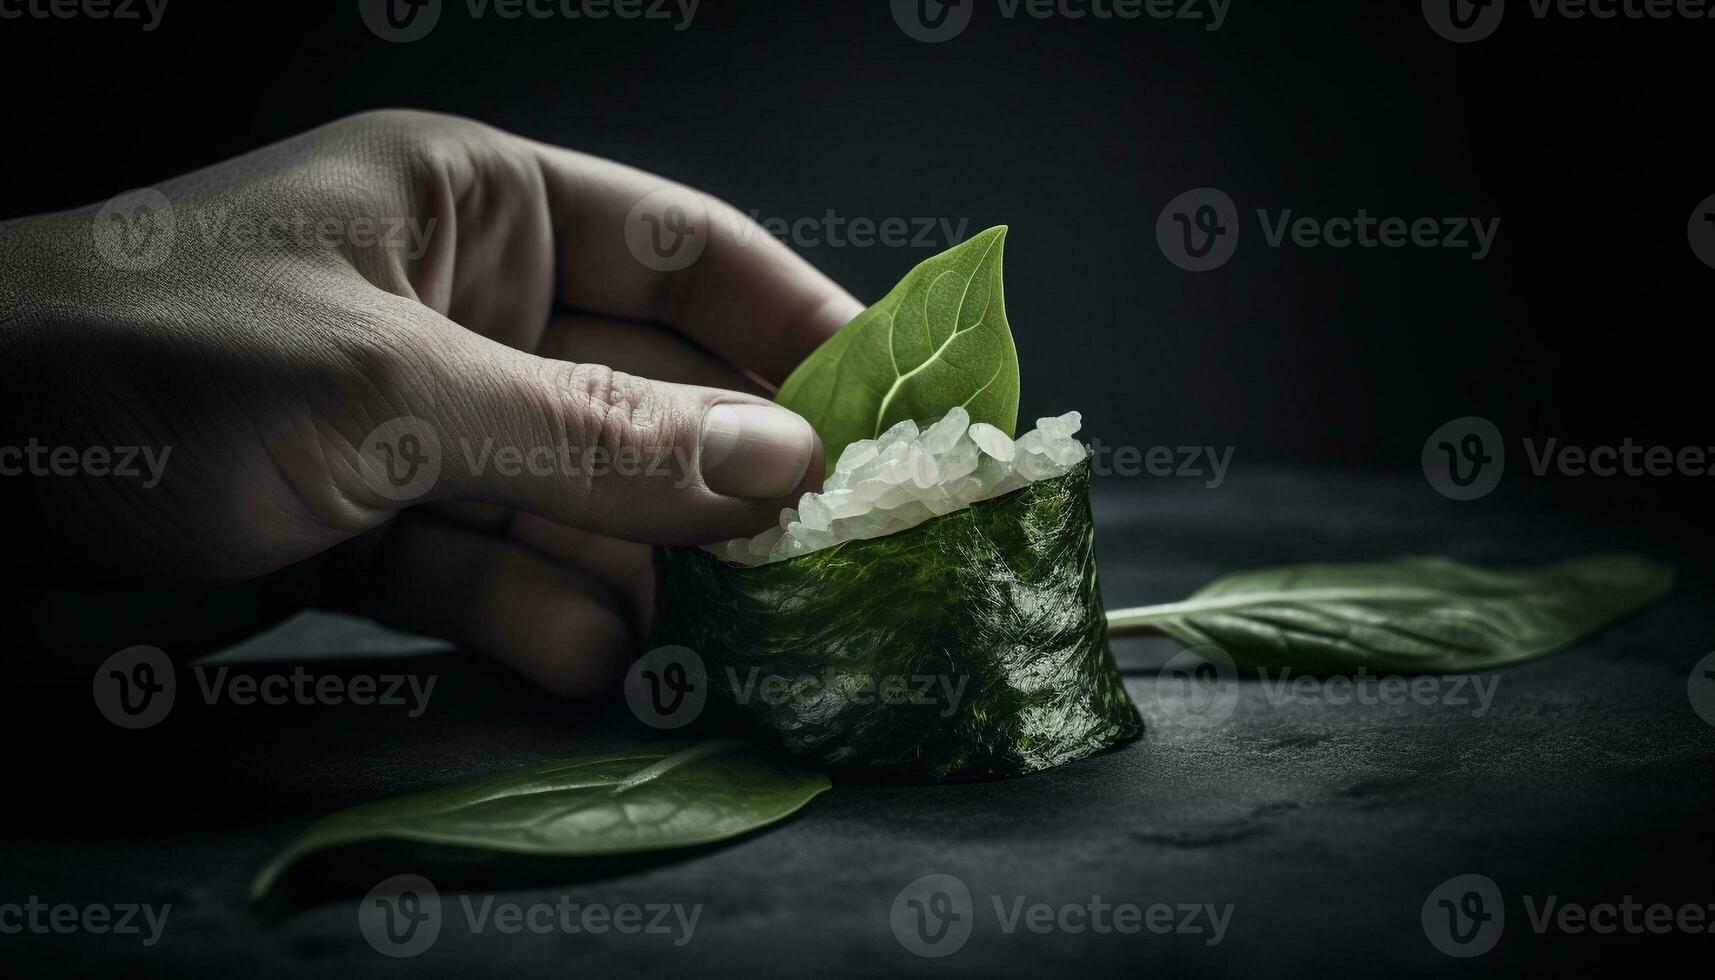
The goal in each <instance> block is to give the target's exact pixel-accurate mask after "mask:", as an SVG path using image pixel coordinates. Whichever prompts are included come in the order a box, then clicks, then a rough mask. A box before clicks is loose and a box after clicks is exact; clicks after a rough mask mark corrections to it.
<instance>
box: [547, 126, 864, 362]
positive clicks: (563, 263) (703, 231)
mask: <svg viewBox="0 0 1715 980" xmlns="http://www.w3.org/2000/svg"><path fill="white" fill-rule="evenodd" d="M531 146H532V149H533V150H534V152H535V153H536V156H537V159H538V160H539V162H540V165H541V171H542V179H543V182H544V184H545V190H546V193H547V199H548V207H549V211H550V221H551V222H552V229H553V237H554V253H555V254H554V262H555V268H556V298H557V299H558V300H559V302H561V303H562V304H565V305H568V306H572V307H575V308H577V309H580V310H585V311H588V312H592V313H600V314H603V315H606V316H614V317H624V318H627V319H634V320H652V321H656V322H659V323H663V324H665V325H667V326H669V327H671V328H673V329H674V330H677V331H678V332H680V333H682V334H684V335H685V336H686V337H688V338H690V339H691V340H693V341H695V342H697V343H698V344H701V345H702V346H703V347H706V348H708V349H709V350H711V351H713V352H714V353H716V354H717V355H719V356H720V357H721V358H723V359H724V360H726V361H727V362H729V363H731V364H733V365H734V366H736V367H739V368H743V369H746V370H749V371H752V372H754V373H755V374H757V375H758V376H760V377H762V378H763V379H765V380H767V381H769V382H771V383H773V384H775V385H778V384H780V382H782V381H784V380H785V378H786V375H788V374H790V373H791V371H792V369H793V368H794V367H796V366H797V365H798V363H799V362H800V361H802V360H803V359H804V358H805V357H807V356H809V354H810V353H811V352H812V351H814V350H815V349H816V348H817V347H818V346H820V345H821V344H822V342H823V341H825V340H827V339H828V338H829V337H831V336H833V334H834V331H836V330H838V329H839V328H840V327H841V326H843V325H845V323H846V322H847V321H849V320H850V319H851V318H852V317H855V316H857V315H858V313H860V312H862V310H863V304H862V303H859V302H858V301H857V300H856V299H854V298H853V297H852V295H851V294H850V293H848V292H846V291H845V290H844V289H842V288H840V287H839V286H838V285H836V284H835V283H834V281H833V280H831V279H829V278H828V277H827V276H825V275H823V274H822V273H821V272H819V271H818V270H817V269H816V268H815V267H814V266H812V265H811V264H810V263H809V262H807V261H805V260H804V258H803V257H802V256H800V255H798V254H797V253H796V252H793V251H792V250H791V249H790V248H787V247H786V246H785V245H782V244H781V243H780V242H778V241H776V240H775V239H774V237H773V236H771V235H769V234H768V232H766V231H765V230H763V228H762V227H761V226H760V225H758V224H757V223H756V222H755V221H753V220H751V219H750V218H749V217H748V216H746V215H744V214H742V213H740V212H739V211H738V210H737V209H736V208H734V207H732V206H731V205H729V204H727V203H726V202H724V201H721V200H719V199H718V198H715V197H714V196H712V195H709V194H706V193H703V192H702V191H698V190H695V189H693V188H689V187H685V186H684V185H681V184H675V183H673V182H672V181H669V180H666V179H664V178H662V177H658V176H655V175H654V174H649V173H645V172H644V171H641V170H637V169H634V168H632V167H627V166H625V165H623V164H619V163H614V162H613V161H611V160H604V159H601V158H600V157H593V156H589V155H587V154H583V153H577V152H575V151H572V150H567V149H564V148H561V147H555V146H548V145H546V144H542V143H532V144H531Z"/></svg>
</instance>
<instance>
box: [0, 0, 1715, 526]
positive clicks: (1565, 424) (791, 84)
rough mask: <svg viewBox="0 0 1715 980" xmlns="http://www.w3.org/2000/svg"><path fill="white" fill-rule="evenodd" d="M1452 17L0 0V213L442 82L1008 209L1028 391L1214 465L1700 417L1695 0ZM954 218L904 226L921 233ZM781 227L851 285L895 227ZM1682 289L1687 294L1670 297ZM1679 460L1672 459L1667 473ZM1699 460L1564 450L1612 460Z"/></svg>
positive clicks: (789, 209) (1710, 186) (864, 288)
mask: <svg viewBox="0 0 1715 980" xmlns="http://www.w3.org/2000/svg"><path fill="white" fill-rule="evenodd" d="M1514 7H1515V8H1517V9H1515V10H1512V11H1511V12H1510V13H1509V14H1508V18H1507V19H1506V20H1505V21H1504V22H1503V23H1502V26H1501V28H1500V29H1499V31H1498V32H1497V33H1496V34H1495V35H1494V36H1492V37H1490V38H1488V39H1487V40H1484V41H1481V42H1479V43H1475V44H1469V45H1459V44H1453V43H1450V42H1448V41H1446V40H1443V39H1442V38H1441V37H1439V36H1437V35H1436V34H1435V33H1433V32H1432V31H1431V30H1430V29H1429V27H1428V26H1427V24H1426V22H1425V19H1424V16H1423V13H1422V11H1421V10H1420V8H1419V5H1418V4H1417V3H1413V2H1399V3H1376V2H1373V0H1369V2H1360V0H1340V2H1319V3H1315V4H1304V3H1262V2H1246V0H1234V3H1233V5H1232V8H1231V10H1230V11H1229V13H1228V18H1227V22H1226V23H1225V25H1224V26H1223V27H1222V29H1221V30H1219V31H1216V32H1208V31H1205V30H1204V29H1203V24H1202V23H1200V22H1187V21H1176V20H1168V21H1158V20H1150V19H1143V20H1135V21H1122V20H1095V19H1087V20H1083V21H1070V20H1066V19H1061V18H1056V19H1052V20H1045V21H1044V20H1035V19H1030V18H1026V17H1022V16H1021V17H1018V18H1016V19H1012V20H1007V19H1003V18H1002V17H1001V16H999V15H998V13H997V8H996V6H995V4H994V3H992V2H988V0H983V2H979V3H978V6H977V8H976V14H975V16H974V18H973V20H972V23H971V25H970V27H969V29H968V30H966V31H965V33H964V34H963V35H962V36H960V37H958V38H956V39H955V40H953V41H950V42H947V43H942V44H934V45H930V44H923V43H919V42H917V41H914V40H912V39H911V38H909V37H907V36H906V35H905V34H904V33H903V32H902V31H901V30H900V29H899V28H898V27H897V26H896V24H895V22H894V20H893V18H892V16H891V14H890V11H889V8H888V3H887V2H886V0H863V2H853V0H845V2H839V3H832V2H819V3H801V2H766V0H745V2H737V0H704V2H703V3H702V4H701V6H700V7H699V8H698V10H697V12H696V16H695V18H694V21H693V23H692V26H691V27H690V28H689V29H688V30H685V31H682V32H679V31H675V30H674V27H673V24H671V23H669V22H664V21H657V20H642V21H625V20H615V19H609V20H605V21H600V22H597V21H589V20H564V19H551V20H542V21H538V20H531V19H528V18H526V19H520V20H513V21H508V20H503V19H500V18H498V17H496V16H494V15H493V14H492V12H491V13H490V14H488V15H487V16H486V17H484V18H482V19H474V20H473V19H472V18H471V16H470V14H469V12H468V10H467V8H466V6H465V4H464V3H463V2H460V0H448V2H447V4H446V6H445V9H444V11H443V13H442V15H441V18H440V21H439V23H438V25H437V26H436V27H435V29H434V30H433V31H432V32H431V33H430V34H429V35H428V36H427V37H426V38H424V39H422V40H419V41H416V42H412V43H406V44H390V43H385V42H383V41H381V40H380V39H378V38H377V37H376V36H374V35H373V34H372V33H371V32H370V31H369V30H368V29H367V28H366V27H365V26H364V24H363V23H362V21H361V20H360V18H359V15H358V11H357V5H356V0H338V2H328V3H309V2H295V3H290V4H281V3H268V4H251V3H193V2H191V0H171V2H169V5H168V7H167V10H166V12H165V16H164V17H163V19H162V21H161V23H160V26H159V27H158V28H157V29H156V30H154V31H153V32H149V33H144V32H143V31H141V29H140V28H139V27H138V26H136V25H134V24H129V25H128V24H121V23H117V22H95V21H89V20H75V21H52V20H10V21H0V84H3V86H4V91H5V92H6V93H7V97H6V98H5V99H4V101H3V106H4V108H0V112H3V113H4V118H5V132H6V134H7V139H6V144H7V147H8V149H7V151H6V152H5V153H4V154H0V216H5V217H10V216H16V215H20V214H28V213H32V212H36V211H42V210H49V209H58V208H64V207H69V206H74V205H81V204H86V203H92V202H97V201H100V200H102V199H104V198H106V197H108V196H110V195H112V194H114V193H116V192H119V191H121V190H124V189H127V188H130V187H134V186H140V185H148V184H150V183H151V182H154V181H158V180H160V179H163V178H165V177H168V176H171V175H174V174H178V173H181V172H184V171H187V170H191V169H195V168H197V167H200V166H204V165H206V164H208V163H211V162H213V161H216V160H220V159H223V158H226V157H229V156H232V155H235V154H238V153H241V152H243V151H245V150H247V149H250V148H252V147H255V146H258V145H261V144H265V143H267V142H270V141H273V140H276V139H279V138H282V137H284V136H286V135H288V134H291V133H295V132H298V131H301V130H304V129H308V128H311V127H314V126H316V125H318V124H321V123H323V122H326V121H328V120H331V119H333V118H335V117H338V116H340V115H343V114H346V113H350V112H353V111H357V110H361V109H366V108H372V107H380V106H413V107H421V108H430V109H436V110H444V111H448V112H455V113H461V114H465V115H469V116H473V117H476V118H479V119H483V120H486V121H489V122H492V123H494V124H496V125H499V126H501V127H504V128H508V129H512V130H515V131H518V132H521V133H524V134H527V135H530V136H533V137H536V138H539V139H543V140H550V141H554V142H558V143H563V144H565V145H569V146H572V147H576V148H578V149H581V150H585V151H588V152H592V153H596V154H600V155H606V156H610V157H614V158H616V159H620V160H623V161H626V162H629V163H631V164H634V165H637V166H640V167H643V168H646V169H650V170H654V171H657V172H660V173H663V174H666V175H668V176H671V177H673V178H676V179H679V180H683V181H685V182H688V183H692V184H695V185H700V186H702V187H704V188H706V189H708V190H711V191H713V192H715V193H717V194H719V195H721V196H723V197H725V198H727V199H729V200H730V201H732V202H734V203H735V204H737V205H738V206H739V207H740V208H741V209H743V210H746V211H751V210H755V211H757V212H759V213H760V214H761V215H762V216H764V217H773V218H785V219H789V220H790V219H797V218H801V217H810V218H819V217H821V216H822V215H823V214H824V213H825V212H826V211H828V210H829V209H832V210H833V211H834V212H836V213H837V214H839V215H841V216H843V217H846V218H852V217H860V216H861V217H869V218H872V219H876V220H881V219H883V218H888V217H905V218H912V217H934V218H945V219H947V220H950V221H952V222H955V223H957V222H959V221H961V220H965V221H968V230H967V233H974V232H975V231H978V230H980V229H982V228H983V227H986V226H988V225H991V224H997V223H1003V222H1004V223H1007V224H1009V225H1011V227H1012V230H1013V233H1012V235H1011V237H1010V238H1009V240H1008V248H1009V254H1008V259H1007V262H1008V271H1007V276H1008V283H1009V290H1008V293H1009V295H1008V304H1009V308H1010V313H1011V320H1012V323H1013V328H1014V331H1015V333H1016V335H1017V339H1018V344H1019V347H1020V356H1021V361H1022V364H1023V371H1024V406H1023V414H1024V415H1025V416H1026V417H1029V418H1034V417H1035V416H1037V415H1040V414H1045V413H1048V412H1056V413H1058V412H1060V411H1064V410H1066V409H1069V408H1078V409H1081V410H1082V411H1083V412H1084V413H1085V416H1086V419H1087V424H1088V428H1087V430H1086V432H1087V434H1091V435H1095V436H1099V437H1102V438H1104V439H1105V440H1106V441H1108V442H1110V443H1118V442H1129V443H1132V444H1136V445H1141V446H1150V445H1157V444H1166V445H1180V444H1192V443H1196V444H1209V445H1217V446H1225V445H1231V446H1234V447H1235V457H1234V465H1235V466H1247V465H1252V464H1275V463H1285V464H1304V463H1311V464H1331V465H1336V466H1350V467H1361V468H1384V469H1391V468H1412V467H1415V466H1416V465H1417V462H1418V458H1419V453H1420V450H1421V448H1422V446H1423V442H1424V440H1425V438H1426V437H1427V436H1428V434H1429V433H1430V432H1431V431H1432V430H1433V429H1435V428H1436V427H1437V426H1439V425H1440V424H1441V423H1443V422H1445V421H1447V420H1449V419H1451V418H1454V417H1457V416H1463V415H1482V416H1485V417H1488V418H1490V419H1492V420H1493V421H1494V422H1495V423H1496V424H1497V425H1498V426H1499V427H1500V430H1501V432H1502V433H1503V435H1504V436H1505V437H1506V438H1507V440H1508V441H1509V444H1510V445H1511V447H1512V448H1513V450H1514V451H1516V450H1517V440H1518V439H1519V438H1520V437H1522V436H1526V435H1530V436H1535V437H1537V438H1538V439H1543V438H1547V437H1550V436H1555V437H1559V438H1560V439H1561V441H1562V442H1570V443H1577V444H1580V445H1586V446H1588V445H1594V444H1597V443H1604V442H1606V443H1613V442H1618V441H1619V440H1620V439H1622V438H1625V437H1630V438H1632V439H1634V440H1636V441H1638V442H1640V443H1643V444H1646V445H1656V444H1660V445H1668V446H1674V447H1678V446H1684V445H1703V444H1704V443H1705V442H1706V441H1707V431H1706V428H1705V425H1704V422H1705V419H1706V418H1707V411H1706V409H1705V407H1704V400H1703V398H1701V397H1700V396H1699V395H1700V391H1701V389H1702V387H1703V381H1704V378H1705V376H1706V373H1707V372H1706V369H1705V367H1704V362H1703V360H1702V359H1701V358H1699V357H1697V356H1695V354H1694V353H1693V352H1694V351H1696V350H1697V349H1699V348H1700V347H1701V346H1702V344H1701V343H1700V342H1701V335H1702V334H1703V333H1704V332H1705V331H1706V329H1707V321H1708V313H1707V309H1708V308H1707V304H1706V303H1698V302H1694V294H1693V291H1694V289H1697V288H1698V287H1700V286H1703V285H1705V284H1707V283H1708V282H1710V281H1711V278H1712V277H1715V271H1712V270H1710V269H1709V268H1707V267H1705V266H1704V265H1702V264H1701V263H1699V262H1698V260H1697V259H1696V257H1695V256H1694V255H1693V254H1692V252H1691V250H1690V249H1689V247H1688V245H1687V242H1686V230H1685V229H1686V223H1687V220H1688V218H1689V217H1690V215H1691V212H1692V209H1693V208H1694V207H1695V206H1696V205H1697V203H1698V202H1699V201H1701V200H1702V199H1703V198H1704V197H1706V196H1707V195H1708V194H1710V193H1711V192H1712V191H1715V175H1711V174H1710V168H1709V166H1708V141H1707V140H1699V139H1695V138H1694V136H1693V134H1694V133H1695V132H1696V131H1697V129H1698V128H1699V126H1700V125H1701V120H1702V118H1703V116H1704V115H1705V113H1704V111H1703V106H1702V97H1703V96H1702V95H1701V94H1700V93H1706V91H1707V74H1706V72H1703V71H1700V70H1699V68H1698V66H1699V65H1706V60H1705V59H1706V56H1707V52H1708V50H1709V44H1710V39H1711V28H1712V27H1715V25H1712V24H1710V23H1708V22H1695V21H1595V20H1588V19H1586V20H1580V21H1573V20H1566V19H1563V18H1559V17H1554V18H1550V19H1547V20H1539V19H1536V18H1533V17H1532V16H1530V10H1529V8H1528V7H1527V6H1526V5H1525V4H1524V3H1522V2H1517V3H1515V4H1514ZM1198 186H1214V187H1218V188H1221V189H1223V190H1225V191H1226V192H1227V193H1229V194H1230V195H1231V196H1232V197H1233V198H1234V200H1235V201H1236V202H1237V205H1238V208H1239V211H1240V214H1241V216H1242V221H1243V224H1244V233H1243V235H1242V236H1241V243H1240V246H1239V251H1238V253H1237V255H1236V256H1235V257H1234V259H1233V260H1232V261H1231V262H1230V263H1228V264H1227V265H1226V266H1225V267H1223V268H1221V269H1218V270H1216V271H1214V272H1210V273H1204V274H1192V273H1187V272H1182V271H1180V270H1179V269H1177V268H1175V267H1174V266H1172V265H1170V264H1169V263H1168V262H1167V261H1166V260H1165V259H1164V257H1163V256H1162V254H1161V251H1160V249H1159V248H1158V247H1157V245H1156V242H1155V238H1154V226H1155V220H1156V217H1157V215H1158V214H1159V213H1160V211H1161V209H1162V208H1163V207H1164V205H1165V204H1166V203H1167V202H1168V201H1169V200H1171V199H1172V198H1173V197H1174V196H1175V195H1177V194H1179V193H1180V192H1181V191H1184V190H1188V189H1190V188H1193V187H1198ZM1257 208H1267V209H1269V210H1270V211H1271V213H1272V212H1278V211H1279V210H1281V209H1284V208H1291V209H1292V210H1293V212H1294V214H1295V215H1312V216H1316V217H1320V218H1328V217H1334V216H1342V215H1343V216H1350V215H1352V214H1354V213H1355V212H1356V211H1357V209H1359V208H1365V209H1367V210H1368V211H1369V213H1370V214H1372V215H1378V216H1399V217H1403V218H1407V219H1411V218H1416V217H1423V216H1435V217H1449V216H1473V215H1475V216H1483V217H1485V218H1491V217H1499V218H1500V219H1501V227H1500V234H1499V237H1498V240H1497V245H1496V248H1495V250H1494V252H1493V254H1491V255H1490V256H1489V257H1488V258H1487V259H1486V260H1485V261H1482V262H1473V261H1471V260H1470V258H1469V257H1468V255H1467V254H1465V253H1464V252H1462V251H1459V250H1441V249H1437V250H1424V249H1417V248H1406V249H1398V250H1389V249H1374V250H1360V249H1344V250H1332V249H1328V248H1321V249H1315V250H1305V249H1299V248H1293V247H1291V246H1286V247H1282V248H1279V249H1271V248H1267V247H1265V246H1264V244H1263V240H1262V236H1261V234H1260V233H1259V229H1258V225H1257V222H1256V219H1255V210H1256V209H1257ZM946 244H948V243H947V242H946V241H945V240H944V236H943V237H938V238H937V242H936V247H937V248H938V247H945V245H946ZM803 251H804V252H805V253H806V254H807V255H808V256H809V258H810V259H811V260H812V261H813V262H815V263H816V264H817V265H818V266H819V267H821V268H822V269H824V270H825V271H827V272H828V273H829V274H831V275H832V276H833V277H835V278H836V279H838V280H839V281H841V282H842V283H844V284H845V285H846V286H847V287H848V288H850V289H851V290H852V291H853V293H855V294H856V295H857V296H859V297H860V298H863V299H865V300H873V299H875V298H877V297H879V296H880V295H881V294H882V293H883V292H884V291H885V290H886V289H887V288H888V287H889V286H891V285H892V283H893V282H894V281H896V280H897V279H898V278H899V277H900V276H901V275H902V274H903V273H904V272H905V271H906V270H907V269H908V268H909V267H910V266H911V265H912V264H914V263H915V262H916V261H918V260H920V259H921V258H924V257H926V256H927V255H929V254H931V252H932V249H926V248H903V249H902V248H886V247H880V246H876V247H870V248H854V247H850V246H847V247H843V248H842V247H833V246H830V245H827V244H813V245H811V246H810V247H806V248H804V249H803ZM1695 298H1696V299H1702V298H1703V295H1701V294H1700V295H1698V296H1696V297H1695ZM1688 484H1690V486H1688ZM1702 489H1703V487H1702V485H1701V483H1699V482H1698V481H1694V480H1693V481H1687V480H1682V479H1681V480H1660V479H1657V480H1630V481H1627V480H1608V481H1601V480H1584V481H1582V486H1581V487H1580V490H1581V491H1582V492H1587V493H1593V494H1602V495H1614V496H1617V497H1621V498H1628V497H1634V496H1638V495H1644V494H1647V495H1656V494H1660V493H1670V494H1671V493H1681V494H1683V493H1687V492H1689V493H1692V494H1697V495H1699V496H1702V493H1701V491H1702Z"/></svg>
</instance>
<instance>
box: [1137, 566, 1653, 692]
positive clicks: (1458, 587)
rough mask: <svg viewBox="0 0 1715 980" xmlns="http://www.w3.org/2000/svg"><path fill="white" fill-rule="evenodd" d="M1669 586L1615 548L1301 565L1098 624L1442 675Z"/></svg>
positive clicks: (1552, 641)
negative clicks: (1526, 558) (1579, 553)
mask: <svg viewBox="0 0 1715 980" xmlns="http://www.w3.org/2000/svg"><path fill="white" fill-rule="evenodd" d="M1672 587H1673V569H1672V568H1670V567H1668V566H1666V565H1661V564H1657V563H1656V562H1652V561H1648V560H1646V559H1644V558H1641V557H1638V556H1636V555H1626V554H1612V555H1596V556H1592V557H1588V558H1580V559H1577V560H1574V561H1566V562H1561V563H1559V564H1556V565H1547V566H1543V567H1537V568H1493V569H1484V568H1474V567H1472V566H1470V565H1463V564H1460V563H1459V562H1456V561H1451V560H1449V559H1446V558H1401V559H1397V560H1394V561H1387V562H1376V563H1373V564H1355V565H1300V566H1292V567H1287V568H1268V569H1261V570H1257V571H1249V572H1239V573H1237V574H1234V575H1228V576H1226V577H1224V578H1219V579H1216V580H1215V581H1214V582H1212V583H1210V584H1209V585H1207V586H1205V587H1204V588H1203V589H1202V590H1201V591H1199V592H1198V593H1197V594H1196V595H1194V596H1192V597H1191V598H1189V599H1187V600H1185V601H1184V602H1175V603H1171V604H1169V605H1164V606H1150V607H1146V608H1142V609H1121V610H1116V611H1112V612H1109V613H1108V627H1109V629H1110V630H1111V631H1112V632H1113V633H1115V634H1125V633H1133V632H1142V631H1144V630H1146V629H1151V628H1153V629H1159V630H1161V631H1163V632H1165V633H1167V634H1169V635H1171V636H1172V637H1174V638H1175V639H1177V640H1179V641H1180V642H1182V643H1185V644H1187V645H1191V646H1196V645H1202V644H1213V645H1215V646H1217V647H1219V648H1221V649H1222V650H1223V651H1225V652H1226V654H1227V655H1228V656H1229V657H1231V658H1232V659H1233V662H1234V664H1235V665H1236V666H1238V667H1240V668H1251V667H1269V668H1275V669H1279V668H1283V667H1286V668H1291V669H1293V670H1296V671H1303V672H1305V673H1312V674H1343V673H1351V672H1353V671H1356V670H1357V669H1358V668H1360V667H1362V668H1364V669H1366V670H1369V671H1372V672H1381V673H1394V674H1437V673H1452V672H1456V671H1466V670H1479V669H1482V668H1485V667H1499V666H1501V665H1503V664H1510V663H1516V662H1518V661H1520V660H1527V659H1529V658H1531V657H1536V656H1540V655H1542V654H1544V653H1549V652H1551V651H1554V650H1557V649H1559V648H1561V647H1563V646H1566V645H1568V644H1570V643H1573V642H1574V641H1576V640H1578V639H1580V638H1582V637H1584V636H1586V635H1588V634H1590V633H1592V632H1594V631H1596V630H1598V629H1600V628H1602V627H1603V626H1606V625H1608V624H1609V623H1612V622H1614V621H1615V620H1618V619H1620V618H1622V617H1624V616H1626V615H1628V614H1630V613H1633V612H1635V611H1637V610H1638V609H1641V608H1643V607H1644V606H1647V605H1649V604H1650V603H1652V602H1654V601H1656V600H1657V599H1660V598H1661V597H1662V596H1665V595H1666V594H1667V593H1668V592H1669V591H1670V590H1671V589H1672Z"/></svg>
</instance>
